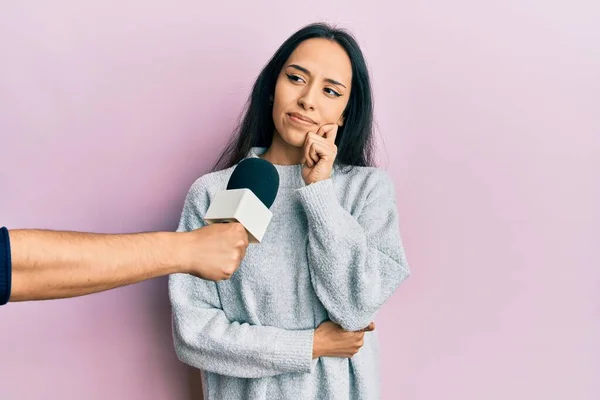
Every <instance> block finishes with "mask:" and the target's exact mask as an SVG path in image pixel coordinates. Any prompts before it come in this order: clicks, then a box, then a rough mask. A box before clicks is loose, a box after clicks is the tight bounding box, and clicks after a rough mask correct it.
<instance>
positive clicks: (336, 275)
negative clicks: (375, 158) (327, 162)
mask: <svg viewBox="0 0 600 400" xmlns="http://www.w3.org/2000/svg"><path fill="white" fill-rule="evenodd" d="M369 180H371V182H370V183H371V184H369V185H368V187H369V189H368V193H365V196H366V201H365V205H364V207H363V208H362V210H361V211H360V213H359V214H358V215H357V216H356V217H355V216H353V215H351V214H350V213H349V212H348V211H346V210H345V209H344V208H343V207H342V206H341V204H340V203H339V200H338V198H337V195H336V192H335V190H334V183H333V181H332V179H325V180H321V181H318V182H316V183H313V184H310V185H308V186H306V187H303V188H301V189H299V195H300V199H301V202H302V204H303V207H304V210H305V211H306V215H307V218H308V225H309V236H308V237H309V240H308V260H309V269H310V272H311V279H312V284H313V287H314V289H315V292H316V294H317V296H318V297H319V299H320V300H321V302H322V303H323V305H324V306H325V308H326V309H327V311H328V312H329V316H330V318H331V320H332V321H333V322H336V323H337V324H339V325H340V326H342V327H343V328H344V329H346V330H348V331H356V330H359V329H362V328H364V327H366V326H367V325H369V323H370V322H371V321H372V320H373V318H374V316H375V313H376V311H377V310H378V309H379V307H380V306H381V305H382V304H383V303H384V302H385V301H386V300H387V299H388V298H389V297H390V296H391V294H392V293H393V292H394V290H395V289H396V287H397V286H398V284H399V283H400V282H401V281H402V280H404V279H405V278H406V277H407V276H408V275H409V273H410V271H409V267H408V263H407V261H406V258H405V255H404V249H403V246H402V240H401V237H400V232H399V226H398V215H397V209H396V198H395V191H394V186H393V183H392V181H391V179H390V178H389V177H388V175H387V174H385V173H384V172H383V171H379V170H375V171H374V173H373V174H372V175H371V176H370V177H369Z"/></svg>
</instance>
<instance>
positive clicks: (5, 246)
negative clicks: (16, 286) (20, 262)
mask: <svg viewBox="0 0 600 400" xmlns="http://www.w3.org/2000/svg"><path fill="white" fill-rule="evenodd" d="M11 275H12V268H11V255H10V238H9V234H8V229H6V228H4V227H1V228H0V306H2V305H5V304H6V303H8V301H9V300H10V292H11Z"/></svg>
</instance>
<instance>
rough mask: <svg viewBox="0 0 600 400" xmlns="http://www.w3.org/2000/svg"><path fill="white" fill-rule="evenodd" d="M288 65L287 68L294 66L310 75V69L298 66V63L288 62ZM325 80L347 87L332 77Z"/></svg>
mask: <svg viewBox="0 0 600 400" xmlns="http://www.w3.org/2000/svg"><path fill="white" fill-rule="evenodd" d="M288 67H289V68H295V69H297V70H299V71H302V72H304V73H305V74H306V75H308V76H310V71H309V70H307V69H306V68H304V67H301V66H300V65H298V64H290V65H288ZM325 81H326V82H329V83H333V84H334V85H339V86H342V87H343V88H344V89H347V88H346V86H345V85H344V84H343V83H341V82H338V81H336V80H334V79H331V78H326V79H325Z"/></svg>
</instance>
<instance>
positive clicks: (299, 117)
mask: <svg viewBox="0 0 600 400" xmlns="http://www.w3.org/2000/svg"><path fill="white" fill-rule="evenodd" d="M288 115H289V116H290V117H292V118H294V119H297V120H299V121H301V122H304V123H306V124H313V125H316V124H317V123H316V122H315V121H314V120H312V119H311V118H309V117H307V116H305V115H302V114H299V113H295V112H294V113H288Z"/></svg>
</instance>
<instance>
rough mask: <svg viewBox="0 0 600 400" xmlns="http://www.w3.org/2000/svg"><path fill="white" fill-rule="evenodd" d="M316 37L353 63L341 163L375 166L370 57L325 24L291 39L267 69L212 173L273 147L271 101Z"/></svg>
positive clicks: (346, 35)
mask: <svg viewBox="0 0 600 400" xmlns="http://www.w3.org/2000/svg"><path fill="white" fill-rule="evenodd" d="M313 38H322V39H328V40H332V41H335V42H336V43H338V44H339V45H340V46H342V47H343V48H344V50H345V51H346V53H347V54H348V56H349V58H350V62H351V64H352V90H351V91H350V99H349V100H348V105H347V106H346V110H345V111H344V125H343V126H341V127H339V129H338V134H337V137H336V145H337V146H338V154H337V158H336V160H337V162H338V163H339V164H342V165H344V166H350V167H352V166H372V165H374V160H373V156H374V154H373V153H374V150H375V149H374V147H375V141H374V137H373V94H372V91H371V81H370V78H369V72H368V70H367V64H366V62H365V58H364V56H363V54H362V51H361V50H360V47H359V46H358V43H357V42H356V39H354V37H353V36H352V35H351V34H350V33H349V32H347V31H346V30H344V29H338V28H335V27H332V26H329V25H326V24H323V23H316V24H311V25H307V26H305V27H304V28H302V29H300V30H299V31H298V32H296V33H294V34H293V35H292V36H290V37H289V38H288V39H287V40H286V41H285V42H284V43H283V44H282V45H281V47H279V49H278V50H277V51H276V52H275V54H274V55H273V57H272V58H271V59H270V60H269V62H268V63H267V65H266V66H265V67H264V68H263V70H262V71H261V73H260V75H259V76H258V78H257V79H256V82H255V83H254V86H253V88H252V93H251V94H250V97H249V98H248V101H247V103H246V107H245V110H244V112H243V113H242V118H241V120H240V121H241V122H240V124H239V125H238V127H237V128H236V130H235V132H234V135H233V136H232V138H231V140H230V141H229V143H228V144H227V146H226V147H225V150H224V151H223V153H222V154H221V156H220V157H219V159H218V160H217V162H216V163H215V165H214V167H213V170H219V169H225V168H229V167H232V166H234V165H236V164H237V163H239V162H240V161H241V160H242V159H244V158H245V157H246V156H247V155H248V152H249V151H250V149H251V148H252V147H269V146H270V145H271V141H272V139H273V133H274V130H275V124H274V123H273V116H272V110H271V107H272V105H271V102H270V97H271V96H272V95H273V94H274V93H275V84H276V82H277V78H278V76H279V74H280V73H281V69H282V68H283V66H284V64H285V62H286V61H287V60H288V58H289V57H290V55H291V54H292V52H293V51H294V50H295V49H296V47H298V45H299V44H300V43H302V42H303V41H305V40H308V39H313Z"/></svg>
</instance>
